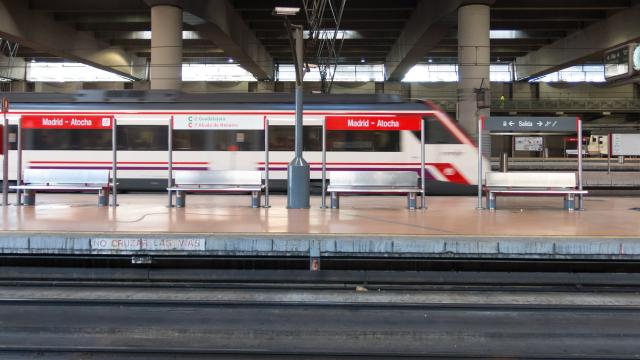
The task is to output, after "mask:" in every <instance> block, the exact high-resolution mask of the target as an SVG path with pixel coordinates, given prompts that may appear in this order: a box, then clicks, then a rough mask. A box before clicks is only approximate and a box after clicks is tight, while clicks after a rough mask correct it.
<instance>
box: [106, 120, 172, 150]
mask: <svg viewBox="0 0 640 360" xmlns="http://www.w3.org/2000/svg"><path fill="white" fill-rule="evenodd" d="M168 136H169V135H168V134H167V127H166V126H164V125H124V126H118V150H123V151H167V143H168V141H169V138H168Z"/></svg>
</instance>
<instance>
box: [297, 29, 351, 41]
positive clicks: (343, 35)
mask: <svg viewBox="0 0 640 360" xmlns="http://www.w3.org/2000/svg"><path fill="white" fill-rule="evenodd" d="M334 35H335V37H336V39H339V40H340V39H362V34H360V33H359V32H358V31H357V30H338V33H337V34H336V31H335V30H332V29H322V30H318V35H317V36H318V38H320V39H333V37H334ZM310 36H311V32H310V31H309V30H305V31H304V38H305V39H308V38H309V37H310Z"/></svg>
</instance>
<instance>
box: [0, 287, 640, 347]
mask: <svg viewBox="0 0 640 360" xmlns="http://www.w3.org/2000/svg"><path fill="white" fill-rule="evenodd" d="M639 315H640V306H637V305H634V306H611V305H609V306H591V305H584V304H582V305H575V304H574V305H569V306H567V305H565V306H561V305H556V306H551V305H546V306H543V305H539V304H520V305H517V304H457V305H456V304H406V303H402V304H400V303H395V304H394V303H386V304H367V303H360V304H354V303H352V304H345V303H342V302H324V303H305V302H279V303H276V302H272V303H265V302H262V303H254V302H245V301H235V302H234V301H229V302H227V303H213V302H202V301H152V300H150V299H147V300H144V299H137V300H94V301H89V300H82V299H76V300H60V299H40V300H37V301H35V300H33V299H2V300H1V301H0V318H2V319H3V320H2V321H3V327H2V329H1V330H0V356H2V354H4V355H5V356H7V358H9V357H11V358H20V357H21V356H22V357H23V358H33V357H35V356H36V355H37V356H46V358H49V356H50V355H64V354H74V356H76V357H77V356H81V357H80V358H83V359H85V358H86V359H93V358H96V359H98V358H108V357H112V358H118V357H120V358H150V357H151V356H158V355H160V354H162V356H164V357H167V358H171V356H174V357H179V358H183V356H184V358H195V359H198V358H207V357H208V358H212V357H216V358H232V359H236V358H261V359H262V358H264V359H268V358H276V357H294V358H295V357H301V358H375V359H383V358H495V357H502V358H504V357H506V358H528V359H590V358H593V359H595V358H599V359H602V358H606V359H625V358H637V354H638V352H637V349H638V345H637V340H638V336H640V316H639ZM16 320H17V322H16ZM29 356H31V357H29ZM3 357H4V356H3ZM155 358H159V357H155Z"/></svg>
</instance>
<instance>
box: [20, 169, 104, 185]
mask: <svg viewBox="0 0 640 360" xmlns="http://www.w3.org/2000/svg"><path fill="white" fill-rule="evenodd" d="M23 181H24V183H25V184H52V185H53V184H61V185H65V184H66V185H80V184H92V185H105V186H106V185H108V184H109V170H96V169H94V170H85V169H82V170H71V169H25V170H24V174H23Z"/></svg>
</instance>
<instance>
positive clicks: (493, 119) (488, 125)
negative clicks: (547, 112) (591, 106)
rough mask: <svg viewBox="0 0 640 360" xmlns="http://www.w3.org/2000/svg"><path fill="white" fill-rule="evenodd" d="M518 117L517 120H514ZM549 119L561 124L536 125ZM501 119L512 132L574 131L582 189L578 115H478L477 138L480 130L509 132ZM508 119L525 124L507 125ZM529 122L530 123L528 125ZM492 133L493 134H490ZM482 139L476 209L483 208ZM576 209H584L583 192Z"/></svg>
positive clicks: (579, 188) (580, 141)
mask: <svg viewBox="0 0 640 360" xmlns="http://www.w3.org/2000/svg"><path fill="white" fill-rule="evenodd" d="M516 119H519V120H516ZM551 119H558V125H560V124H561V126H553V127H551V126H546V127H545V126H536V125H537V122H538V121H543V122H544V123H545V124H546V122H547V121H552V122H553V121H554V120H551ZM503 121H507V125H508V126H509V127H510V128H513V130H511V131H513V132H527V133H541V132H558V133H566V132H569V131H571V132H575V133H576V134H577V135H578V136H577V137H578V190H581V191H582V189H583V183H582V179H583V177H582V168H583V166H582V157H583V152H584V148H583V147H584V145H583V144H582V119H580V117H575V118H574V117H526V116H516V117H513V116H490V117H489V118H488V119H485V117H484V116H480V117H479V119H478V139H482V132H483V131H484V130H487V131H488V132H489V134H490V135H505V134H509V133H508V132H506V133H505V128H504V125H503ZM509 121H514V122H515V121H525V122H527V123H526V124H523V125H525V126H518V127H517V128H514V126H515V125H516V124H515V123H514V124H513V125H509V124H508V122H509ZM530 123H531V124H532V125H530ZM568 123H573V124H574V126H575V127H574V128H572V129H569V126H568ZM518 125H521V124H518ZM492 133H493V134H492ZM481 154H482V140H479V141H478V207H477V208H478V209H483V207H482V186H483V183H484V176H483V174H482V155H481ZM577 208H578V210H584V194H579V195H578V206H577Z"/></svg>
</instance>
